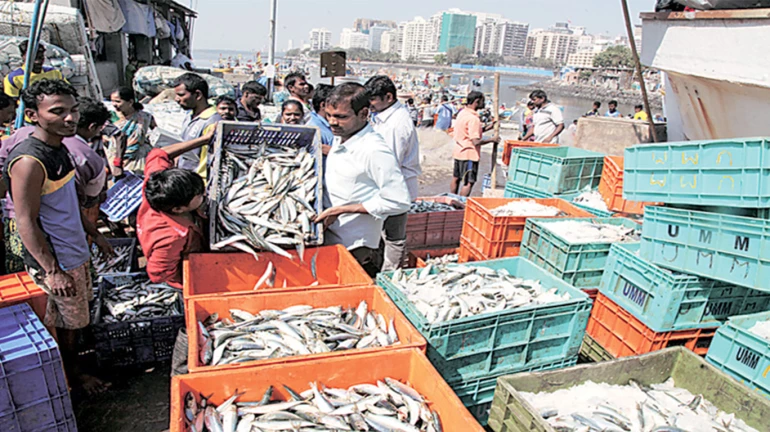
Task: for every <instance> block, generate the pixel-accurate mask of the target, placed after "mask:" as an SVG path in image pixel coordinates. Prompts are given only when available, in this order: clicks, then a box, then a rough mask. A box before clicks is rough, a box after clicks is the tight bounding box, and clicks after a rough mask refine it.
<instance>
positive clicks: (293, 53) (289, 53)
mask: <svg viewBox="0 0 770 432" xmlns="http://www.w3.org/2000/svg"><path fill="white" fill-rule="evenodd" d="M300 52H301V51H300V49H299V48H294V49H290V50H288V51H286V57H299V55H300Z"/></svg>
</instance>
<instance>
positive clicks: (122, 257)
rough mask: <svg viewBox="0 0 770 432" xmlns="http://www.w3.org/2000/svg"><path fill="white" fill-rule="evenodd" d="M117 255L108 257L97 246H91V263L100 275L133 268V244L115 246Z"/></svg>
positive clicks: (123, 271)
mask: <svg viewBox="0 0 770 432" xmlns="http://www.w3.org/2000/svg"><path fill="white" fill-rule="evenodd" d="M113 250H114V251H115V256H113V257H107V256H105V255H104V254H102V253H101V251H100V250H99V248H97V247H96V246H94V247H92V248H91V263H92V264H93V266H94V270H95V271H96V274H97V275H98V276H101V275H104V274H110V273H126V272H128V271H129V270H130V269H131V258H132V256H131V254H132V252H133V248H132V247H131V246H118V247H114V248H113Z"/></svg>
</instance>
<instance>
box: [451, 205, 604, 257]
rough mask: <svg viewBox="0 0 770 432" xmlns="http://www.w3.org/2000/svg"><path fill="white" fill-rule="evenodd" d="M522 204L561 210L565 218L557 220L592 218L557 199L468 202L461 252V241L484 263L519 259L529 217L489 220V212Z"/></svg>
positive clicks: (588, 214) (499, 217) (491, 218)
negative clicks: (489, 260)
mask: <svg viewBox="0 0 770 432" xmlns="http://www.w3.org/2000/svg"><path fill="white" fill-rule="evenodd" d="M524 200H529V201H535V202H537V203H539V204H542V205H547V206H552V207H556V208H558V209H560V210H561V211H562V212H563V213H564V214H563V215H561V216H555V217H556V218H563V217H591V218H592V217H594V215H592V214H591V213H588V212H587V211H585V210H582V209H580V208H578V207H576V206H574V205H573V204H572V203H570V202H568V201H565V200H563V199H558V198H545V199H531V198H469V199H468V203H467V206H466V207H465V221H464V222H463V233H462V237H461V239H460V240H461V241H460V247H461V249H462V248H463V246H462V245H463V241H464V242H465V244H466V247H467V246H471V247H472V248H473V249H475V252H476V253H477V255H478V256H481V257H482V258H483V259H484V260H488V259H494V258H504V257H512V256H518V255H519V247H520V245H521V240H522V238H523V237H524V225H525V224H526V222H527V218H529V217H531V216H492V213H490V210H491V209H494V208H497V207H500V206H503V205H506V204H508V203H509V202H511V201H524ZM537 217H538V218H543V217H542V216H537ZM466 253H467V252H466Z"/></svg>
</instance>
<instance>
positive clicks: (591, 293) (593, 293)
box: [581, 288, 599, 300]
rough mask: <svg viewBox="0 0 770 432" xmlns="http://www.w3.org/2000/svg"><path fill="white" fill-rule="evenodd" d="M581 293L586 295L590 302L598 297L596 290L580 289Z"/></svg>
mask: <svg viewBox="0 0 770 432" xmlns="http://www.w3.org/2000/svg"><path fill="white" fill-rule="evenodd" d="M581 291H583V292H584V293H586V294H587V295H588V298H590V299H591V300H596V296H597V295H599V289H598V288H582V289H581Z"/></svg>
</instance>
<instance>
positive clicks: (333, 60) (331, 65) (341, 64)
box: [321, 51, 347, 78]
mask: <svg viewBox="0 0 770 432" xmlns="http://www.w3.org/2000/svg"><path fill="white" fill-rule="evenodd" d="M346 60H347V53H346V52H345V51H329V52H325V53H321V78H332V77H344V76H345V71H346V70H347V67H346Z"/></svg>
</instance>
